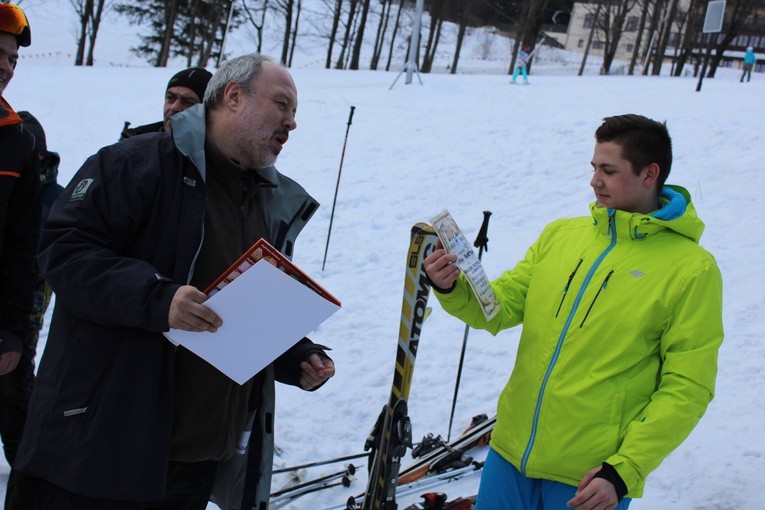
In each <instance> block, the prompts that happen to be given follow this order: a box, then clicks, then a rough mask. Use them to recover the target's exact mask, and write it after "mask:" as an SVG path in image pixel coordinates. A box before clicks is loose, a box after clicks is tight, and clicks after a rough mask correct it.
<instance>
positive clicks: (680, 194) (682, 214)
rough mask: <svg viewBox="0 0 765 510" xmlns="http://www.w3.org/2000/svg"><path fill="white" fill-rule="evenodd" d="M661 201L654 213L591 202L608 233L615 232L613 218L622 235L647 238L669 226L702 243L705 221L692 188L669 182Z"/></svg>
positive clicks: (599, 227) (593, 210)
mask: <svg viewBox="0 0 765 510" xmlns="http://www.w3.org/2000/svg"><path fill="white" fill-rule="evenodd" d="M659 201H660V204H661V208H659V209H658V210H656V211H654V212H652V213H650V214H642V213H632V212H627V211H621V210H617V209H607V208H605V207H600V206H599V204H598V202H597V201H594V202H592V203H591V204H590V213H591V214H592V217H593V219H594V221H595V225H596V226H597V227H598V229H599V230H600V231H601V232H603V233H604V234H607V235H608V234H610V232H611V223H610V221H609V219H610V218H612V217H613V218H614V219H615V222H614V224H615V225H616V228H617V232H618V233H619V234H620V236H621V234H624V235H626V236H629V238H631V239H644V238H645V237H647V236H650V235H654V234H657V233H659V232H661V231H663V230H665V229H667V230H672V231H674V232H677V233H678V234H680V235H682V236H684V237H687V238H688V239H690V240H692V241H693V242H695V243H697V244H698V242H699V239H701V234H702V233H703V232H704V222H703V221H701V219H700V218H699V216H698V214H697V213H696V208H695V207H694V206H693V204H692V203H691V196H690V194H689V193H688V190H686V189H685V188H683V187H681V186H675V185H665V186H664V189H663V190H662V191H661V193H660V194H659Z"/></svg>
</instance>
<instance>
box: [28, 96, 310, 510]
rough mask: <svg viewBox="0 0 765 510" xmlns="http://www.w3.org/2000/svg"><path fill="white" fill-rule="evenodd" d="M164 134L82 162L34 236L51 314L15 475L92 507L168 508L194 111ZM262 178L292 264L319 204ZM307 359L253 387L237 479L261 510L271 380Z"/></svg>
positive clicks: (197, 187)
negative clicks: (176, 304) (173, 320)
mask: <svg viewBox="0 0 765 510" xmlns="http://www.w3.org/2000/svg"><path fill="white" fill-rule="evenodd" d="M173 126H174V127H173V136H174V138H173V136H171V135H170V134H150V135H143V136H137V137H133V138H130V139H128V140H125V141H123V142H120V143H118V144H115V145H112V146H109V147H105V148H103V149H101V150H100V151H99V152H98V153H97V154H95V155H94V156H92V157H90V158H89V159H88V160H87V161H86V162H85V164H84V165H83V166H82V168H81V169H80V170H79V171H78V172H77V174H76V175H75V177H74V178H73V179H72V181H71V183H70V184H69V186H67V188H66V190H65V191H64V193H63V194H62V196H61V197H60V198H59V199H58V200H57V201H56V203H55V205H54V207H53V210H52V211H51V213H50V217H49V219H48V222H47V224H46V227H45V229H44V231H43V239H42V245H41V250H40V266H41V268H42V270H43V272H44V274H45V276H46V278H47V279H48V281H49V283H50V285H51V287H52V288H53V290H54V292H55V293H56V296H57V297H56V306H55V310H54V313H53V319H52V322H51V327H50V331H49V336H48V340H47V344H46V347H45V352H44V354H43V357H42V361H41V364H40V368H39V371H38V378H37V382H36V384H35V389H34V393H33V395H32V402H31V404H30V410H29V418H28V422H27V427H26V429H25V432H24V438H23V440H22V444H21V447H20V451H19V454H18V457H17V460H16V466H15V468H16V469H18V470H19V471H21V472H23V473H26V474H30V475H34V476H38V477H42V478H44V479H46V480H48V481H50V482H52V483H54V484H56V485H58V486H60V487H63V488H64V489H67V490H69V491H72V492H75V493H79V494H84V495H88V496H91V497H97V498H106V499H122V500H135V501H152V500H160V499H162V498H163V497H164V490H165V485H166V470H167V463H168V455H169V445H170V434H171V427H172V420H173V362H174V352H175V348H174V347H173V345H172V344H171V343H170V342H169V341H168V340H166V339H165V338H164V336H163V335H162V332H164V331H167V329H168V324H167V323H168V311H169V307H170V302H171V300H172V297H173V295H174V294H175V292H176V290H177V289H178V288H179V287H180V286H181V285H183V284H185V283H186V282H188V281H189V280H190V278H191V275H192V274H193V270H194V261H195V257H196V255H197V253H198V250H199V248H200V246H201V242H202V235H203V223H204V211H205V183H204V172H205V156H204V137H205V116H204V109H203V106H202V105H198V106H196V107H193V108H190V109H189V110H187V111H185V112H183V113H182V114H179V115H177V116H176V117H175V118H174V119H173ZM263 172H264V174H265V175H267V177H268V179H269V180H271V181H272V182H275V183H276V184H277V186H276V187H275V188H273V189H269V190H268V192H267V193H266V194H265V197H264V198H263V203H264V215H265V220H266V224H267V226H268V230H269V236H268V237H269V239H268V240H269V242H271V243H272V244H273V245H274V246H276V247H277V248H279V249H280V250H281V251H282V252H284V253H285V254H286V255H288V256H290V255H291V254H292V245H293V242H294V240H295V237H296V236H297V234H298V232H299V231H300V230H301V229H302V227H303V226H304V225H305V223H306V222H307V221H308V219H309V218H310V217H311V215H312V214H313V212H314V211H315V209H316V207H317V203H316V202H315V201H314V200H313V199H312V198H311V197H310V196H309V195H308V194H307V193H306V192H305V191H304V190H303V188H301V187H300V186H299V185H298V184H297V183H295V182H294V181H292V180H290V179H288V178H287V177H284V176H283V175H281V174H279V173H278V172H277V171H276V170H275V169H274V168H273V167H271V168H268V169H265V170H263ZM312 346H313V344H310V342H308V341H303V342H300V343H299V344H298V345H296V346H295V347H294V348H293V349H291V350H289V351H287V353H285V355H283V356H282V357H281V358H280V359H279V360H277V362H276V363H275V365H276V366H275V367H274V366H273V365H272V366H269V367H268V368H266V369H264V371H263V372H261V374H259V375H258V376H256V377H260V378H262V385H261V393H258V391H256V390H255V389H253V408H254V409H253V410H254V411H257V413H256V414H254V415H253V419H254V420H255V421H256V422H257V423H262V424H263V425H262V426H260V428H262V430H263V434H255V433H253V434H251V439H250V446H254V447H253V448H251V449H252V450H253V451H257V452H260V454H261V456H262V457H261V458H259V459H252V460H251V462H246V463H244V464H243V466H242V468H243V469H246V470H247V473H246V475H242V476H243V479H244V480H245V481H246V486H247V487H250V491H249V492H250V495H251V496H252V497H253V498H254V496H253V495H254V494H255V493H256V492H257V493H258V494H260V493H265V494H266V498H267V494H268V485H269V484H270V463H269V462H271V458H272V444H273V443H272V442H273V438H272V431H273V427H272V422H273V391H274V389H273V380H274V369H276V371H277V372H278V373H279V374H283V376H284V377H283V378H282V379H283V380H284V381H286V382H289V383H292V384H298V383H299V370H300V369H299V362H298V361H299V359H300V357H301V356H303V355H305V354H306V353H307V352H310V351H312V350H317V347H315V346H313V347H312ZM264 402H267V403H268V407H267V406H266V404H265V403H264ZM266 436H267V437H266ZM255 443H257V444H255ZM266 457H268V458H266ZM265 465H267V466H268V469H267V472H266V473H263V469H262V466H265ZM253 487H254V488H255V489H257V490H255V489H253ZM255 504H256V502H255V501H254V500H252V498H251V501H248V502H245V504H244V505H243V506H241V508H248V507H252V506H253V505H255Z"/></svg>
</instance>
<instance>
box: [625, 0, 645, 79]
mask: <svg viewBox="0 0 765 510" xmlns="http://www.w3.org/2000/svg"><path fill="white" fill-rule="evenodd" d="M650 5H651V2H650V0H643V8H642V9H641V10H640V22H639V23H638V32H637V37H636V38H635V47H634V48H632V58H631V59H630V67H629V70H628V71H627V74H628V75H630V76H632V75H633V74H635V64H636V63H637V60H638V55H639V54H640V45H641V44H643V31H644V30H645V24H646V21H647V20H648V7H649V6H650Z"/></svg>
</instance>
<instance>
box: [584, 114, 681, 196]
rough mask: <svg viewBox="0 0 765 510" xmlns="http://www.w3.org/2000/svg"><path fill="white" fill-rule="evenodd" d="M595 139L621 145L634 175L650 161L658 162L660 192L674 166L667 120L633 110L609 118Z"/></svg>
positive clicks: (601, 126) (597, 131)
mask: <svg viewBox="0 0 765 510" xmlns="http://www.w3.org/2000/svg"><path fill="white" fill-rule="evenodd" d="M595 140H596V141H597V142H598V143H601V142H614V143H616V144H618V145H620V146H621V148H622V154H623V156H624V159H626V160H627V161H629V162H630V164H632V171H633V172H634V173H635V175H638V174H639V173H640V172H641V171H642V170H643V169H644V168H645V167H646V166H648V165H650V164H651V163H656V164H657V165H659V177H658V178H657V183H658V190H659V191H661V189H662V187H663V186H664V183H665V182H666V180H667V177H668V176H669V171H670V170H671V169H672V139H671V138H670V136H669V131H668V130H667V124H666V122H657V121H655V120H652V119H649V118H648V117H643V116H642V115H636V114H633V113H631V114H626V115H616V116H613V117H606V118H604V119H603V124H601V125H600V127H599V128H598V129H597V130H596V131H595Z"/></svg>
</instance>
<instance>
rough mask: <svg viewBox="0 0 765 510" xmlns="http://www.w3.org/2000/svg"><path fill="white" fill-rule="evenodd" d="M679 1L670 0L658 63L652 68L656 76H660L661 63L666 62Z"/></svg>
mask: <svg viewBox="0 0 765 510" xmlns="http://www.w3.org/2000/svg"><path fill="white" fill-rule="evenodd" d="M677 2H678V0H670V4H669V10H668V11H667V17H666V20H665V21H664V27H663V28H662V32H661V39H659V46H658V48H656V63H655V64H654V66H653V69H652V70H651V74H652V75H654V76H659V75H660V74H661V65H662V64H663V63H664V54H665V53H666V52H667V44H668V43H669V35H670V34H671V33H672V25H673V24H674V22H675V13H676V12H677Z"/></svg>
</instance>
